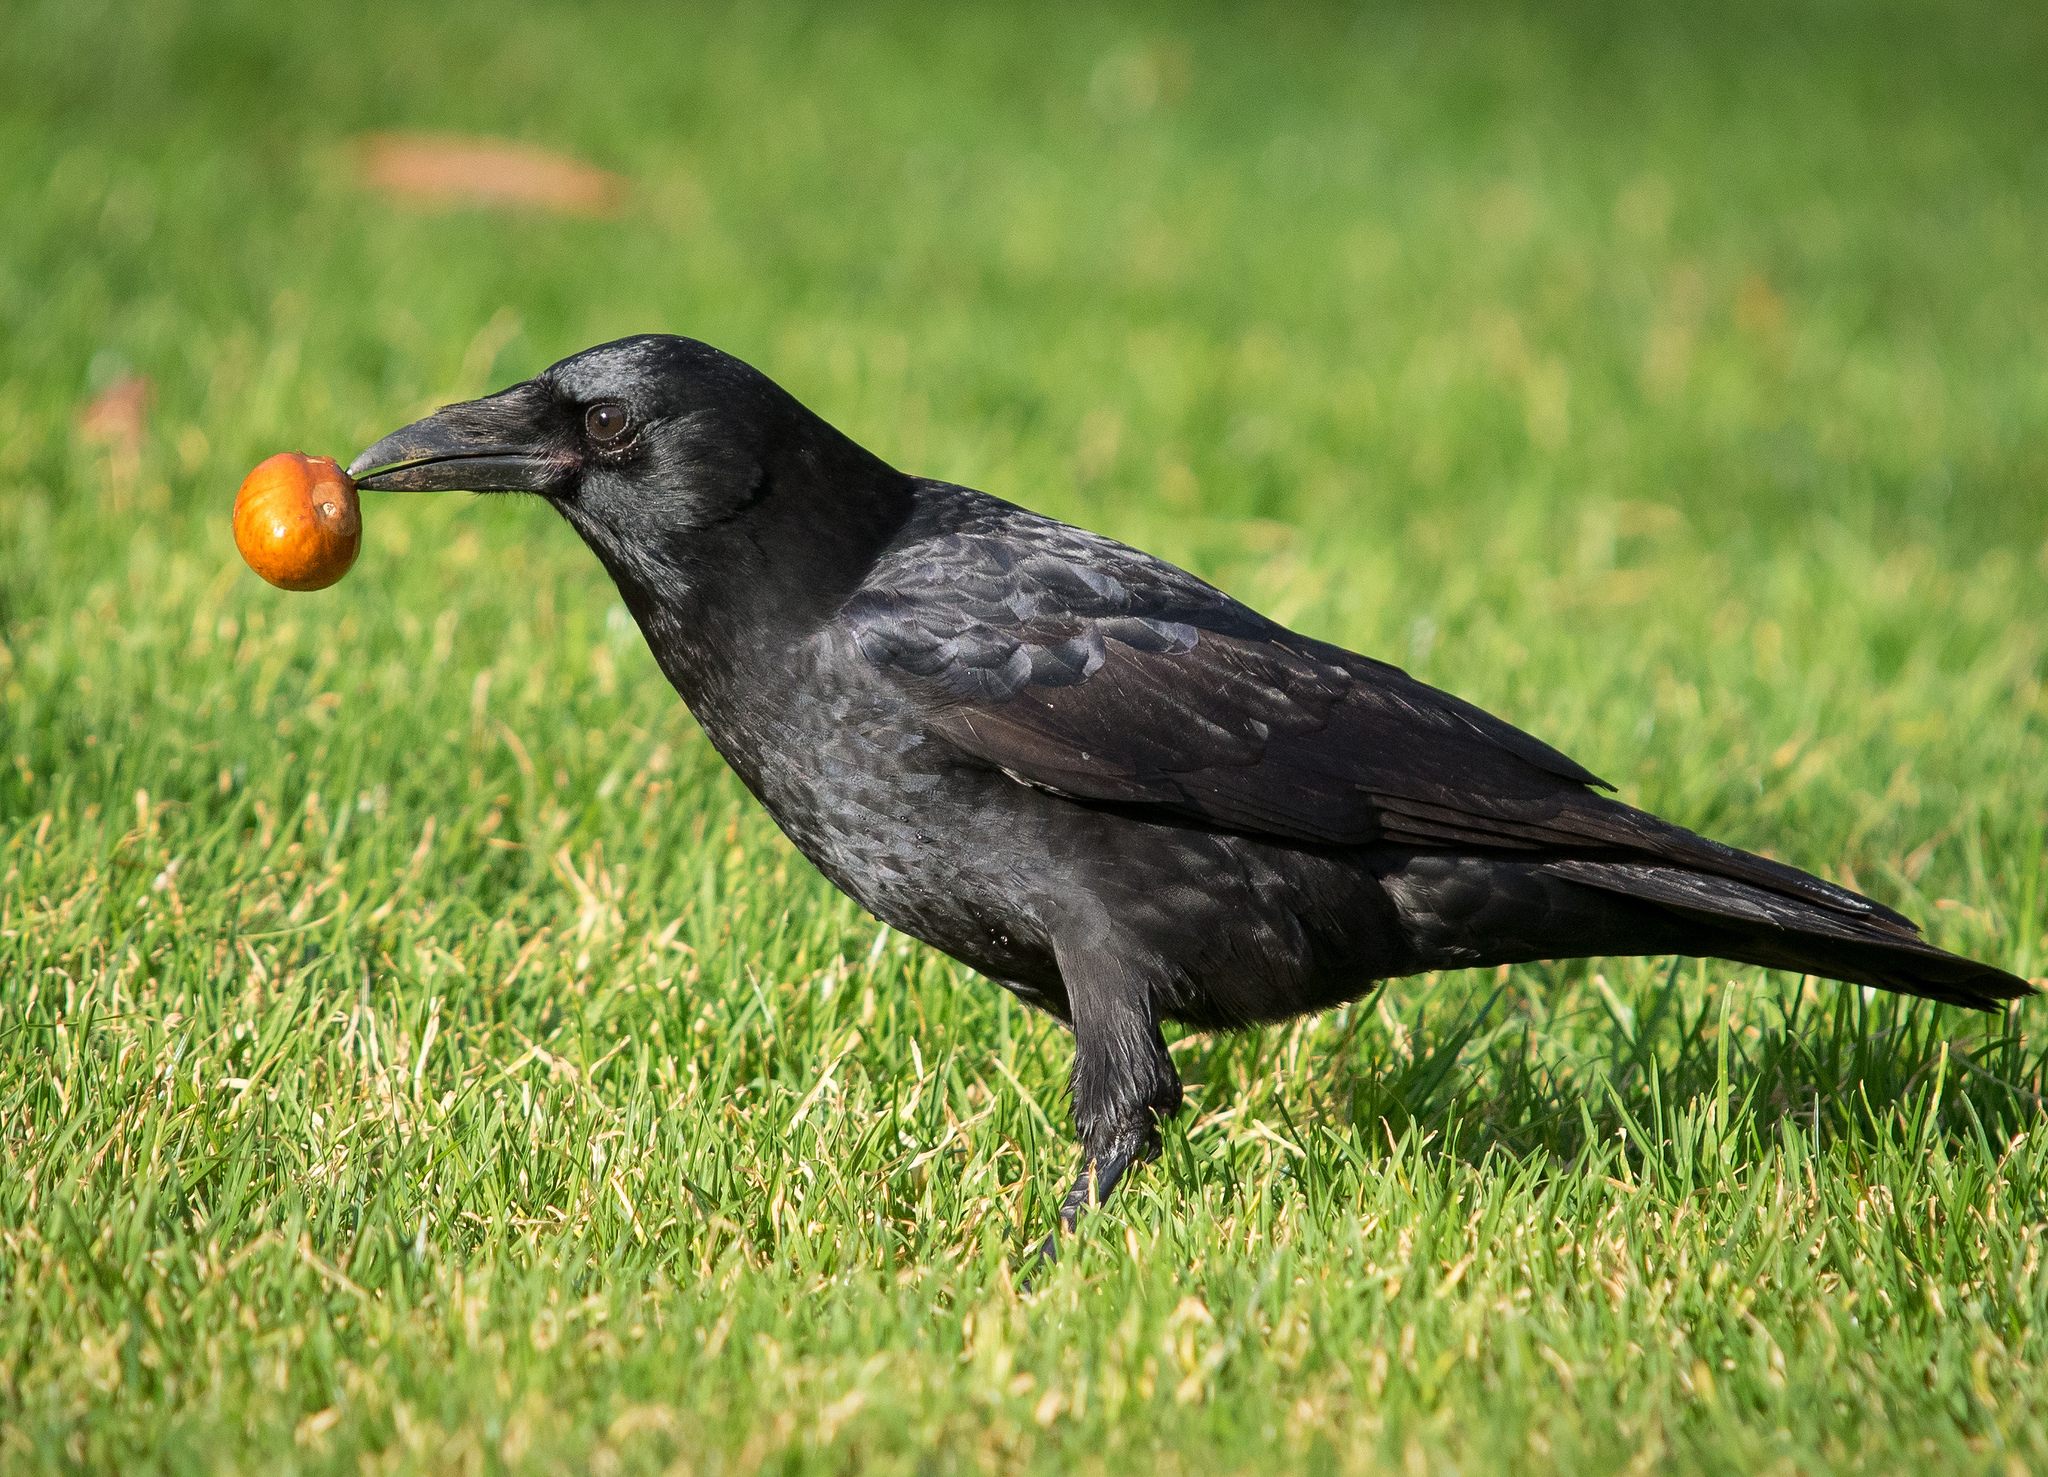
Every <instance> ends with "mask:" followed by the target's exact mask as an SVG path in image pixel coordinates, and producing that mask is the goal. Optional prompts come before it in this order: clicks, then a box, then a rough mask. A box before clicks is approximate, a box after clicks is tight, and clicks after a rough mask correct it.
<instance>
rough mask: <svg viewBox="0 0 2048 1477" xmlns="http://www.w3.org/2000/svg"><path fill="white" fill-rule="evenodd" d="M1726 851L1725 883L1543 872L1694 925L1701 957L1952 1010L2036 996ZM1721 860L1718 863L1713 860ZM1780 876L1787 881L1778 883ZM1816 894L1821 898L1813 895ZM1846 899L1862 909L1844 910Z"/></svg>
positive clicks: (1832, 893)
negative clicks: (1736, 863)
mask: <svg viewBox="0 0 2048 1477" xmlns="http://www.w3.org/2000/svg"><path fill="white" fill-rule="evenodd" d="M1717 850H1721V851H1726V852H1728V853H1729V854H1730V856H1732V857H1733V858H1736V859H1739V860H1740V861H1741V862H1742V863H1744V864H1745V865H1743V866H1742V867H1741V868H1740V875H1737V876H1730V875H1727V872H1730V871H1736V870H1737V868H1735V867H1732V866H1731V867H1728V868H1726V869H1725V870H1724V869H1722V868H1719V867H1717V868H1716V869H1715V870H1713V871H1700V870H1695V869H1694V868H1693V867H1689V866H1684V865H1672V864H1670V863H1665V862H1653V861H1622V860H1605V859H1596V858H1591V857H1584V858H1581V857H1568V858H1560V859H1558V860H1555V861H1549V862H1545V863H1543V864H1541V870H1543V871H1545V872H1547V873H1549V874H1550V875H1552V876H1555V877H1562V878H1565V879H1567V880H1569V881H1572V882H1575V883H1578V884H1580V885H1581V886H1585V887H1591V888H1594V889H1597V890H1599V891H1601V892H1606V893H1611V894H1618V895H1620V896H1622V897H1627V898H1633V899H1635V900H1637V901H1639V902H1646V903H1651V904H1655V905H1656V906H1657V907H1659V908H1660V909H1663V910H1666V911H1669V912H1672V913H1676V914H1679V915H1681V916H1684V917H1686V918H1689V919H1692V920H1695V921H1697V922H1698V923H1699V924H1700V925H1701V932H1702V937H1701V939H1700V942H1699V946H1698V948H1697V952H1700V953H1712V954H1714V955H1716V956H1718V957H1721V958H1725V959H1733V960H1736V961H1737V962H1739V963H1743V964H1760V965H1763V966H1765V967H1767V968H1772V969H1794V970H1798V971H1799V972H1801V973H1803V974H1817V975H1823V976H1826V977H1827V978H1829V979H1837V980H1846V981H1848V982H1850V983H1852V984H1861V985H1875V986H1876V987H1878V988H1879V989H1884V990H1893V991H1897V992H1899V993H1900V994H1905V995H1919V996H1922V997H1923V998H1925V999H1929V1000H1939V1001H1942V1002H1944V1003H1946V1004H1949V1005H1967V1006H1970V1007H1972V1008H1973V1009H1977V1010H1996V1009H1998V1008H1999V1007H2000V1005H2001V1004H2002V1003H2003V1002H2004V1001H2007V1000H2015V999H2019V998H2021V997H2023V996H2026V995H2030V994H2032V993H2034V990H2033V986H2031V985H2029V984H2028V983H2027V982H2026V981H2025V980H2023V979H2021V978H2019V977H2018V976H2017V975H2013V974H2008V973H2006V972H2005V971H2004V970H2002V969H1995V968H1993V967H1992V966H1991V965H1988V964H1979V963H1977V962H1976V961H1975V960H1972V959H1965V958H1963V957H1962V956H1961V955H1958V954H1951V953H1949V952H1948V951H1947V950H1945V949H1938V948H1936V947H1935V946H1934V945H1932V944H1930V943H1928V942H1927V941H1926V940H1925V939H1923V938H1921V937H1920V934H1919V930H1917V929H1916V928H1914V926H1913V925H1912V923H1911V922H1909V921H1908V920H1907V919H1905V918H1904V917H1902V916H1900V915H1899V914H1897V913H1894V912H1892V911H1891V910H1890V909H1888V908H1881V907H1879V905H1877V904H1875V903H1871V902H1869V900H1868V899H1865V898H1862V897H1860V896H1858V895H1857V894H1856V893H1852V892H1848V891H1847V890H1846V889H1843V888H1838V887H1835V886H1833V885H1832V884H1830V883H1824V882H1821V881H1820V879H1818V878H1815V877H1809V876H1807V874H1806V873H1804V872H1799V871H1796V870H1794V869H1793V868H1790V867H1784V866H1783V865H1782V864H1781V863H1777V862H1769V861H1766V860H1765V859H1764V858H1762V857H1753V856H1751V855H1750V854H1749V853H1747V852H1738V851H1734V850H1733V849H1732V848H1717ZM1717 860H1719V858H1717ZM1779 872H1783V873H1787V874H1789V877H1788V878H1786V879H1785V881H1786V882H1787V883H1792V882H1795V881H1796V885H1783V884H1781V885H1779V886H1771V885H1767V884H1768V883H1772V882H1778V881H1779V879H1778V877H1777V876H1776V875H1775V874H1777V873H1779ZM1818 889H1825V894H1823V895H1821V896H1816V891H1817V890H1818ZM1843 900H1847V901H1848V902H1850V903H1852V904H1861V905H1862V906H1860V907H1856V906H1844V905H1843Z"/></svg>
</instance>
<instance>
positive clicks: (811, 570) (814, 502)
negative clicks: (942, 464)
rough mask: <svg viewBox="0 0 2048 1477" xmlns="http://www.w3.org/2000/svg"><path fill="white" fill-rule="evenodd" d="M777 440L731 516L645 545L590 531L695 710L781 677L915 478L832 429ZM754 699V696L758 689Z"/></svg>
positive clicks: (854, 583)
mask: <svg viewBox="0 0 2048 1477" xmlns="http://www.w3.org/2000/svg"><path fill="white" fill-rule="evenodd" d="M818 431H819V432H820V433H821V434H817V435H810V436H805V437H803V438H802V439H801V441H800V442H799V443H798V444H795V445H791V446H786V447H784V448H780V449H779V450H778V452H777V453H776V454H775V455H773V456H771V457H770V458H768V459H766V460H765V463H764V465H763V466H762V468H761V482H760V484H759V486H758V487H757V489H756V490H755V492H754V493H753V495H751V496H750V497H749V498H748V499H747V500H746V503H745V506H744V507H743V508H742V509H741V510H740V511H739V512H737V513H736V514H735V515H734V516H732V517H730V518H727V519H725V520H723V521H721V522H719V523H717V524H715V525H714V526H711V527H708V528H692V529H683V530H677V531H675V532H673V533H670V534H666V535H663V536H660V537H658V538H657V539H655V540H654V541H653V542H652V544H651V546H650V545H648V544H646V543H639V542H636V543H635V544H633V545H631V546H627V545H621V544H616V543H611V542H610V541H602V542H601V541H599V540H596V539H592V540H590V541H591V542H592V544H593V546H594V547H596V550H597V553H598V555H599V557H600V558H601V559H602V560H603V561H604V563H605V565H606V567H607V569H608V570H609V571H610V573H611V575H612V578H613V581H614V583H616V584H617V586H618V588H619V593H620V595H621V596H622V597H623V598H624V600H625V603H626V608H627V609H628V610H629V611H630V612H631V613H632V615H633V618H634V620H635V621H636V622H637V623H638V624H639V626H640V629H641V632H642V634H643V635H644V636H645V637H646V639H647V644H648V646H649V648H650V649H652V651H653V653H654V656H655V659H656V660H657V661H658V662H659V663H660V664H661V668H662V670H663V672H664V673H666V674H667V676H668V678H669V680H670V682H672V683H673V684H674V685H675V688H676V690H677V692H678V693H680V694H681V696H682V698H683V700H684V701H685V702H686V703H688V704H689V705H690V707H691V709H692V710H693V711H695V712H696V713H697V715H698V716H699V718H700V719H704V718H707V717H709V716H711V710H714V709H717V708H719V707H721V706H723V705H724V704H725V703H726V702H727V701H729V700H730V699H729V694H735V693H741V692H752V693H755V694H757V695H759V694H762V693H763V692H764V690H766V692H767V693H768V694H769V695H770V696H771V697H772V695H773V694H774V693H775V691H776V689H777V686H778V684H781V685H785V686H786V683H787V680H788V678H789V677H790V676H791V675H792V674H791V672H790V667H789V664H790V659H791V657H792V655H793V653H795V652H796V651H798V650H799V649H800V648H801V647H802V645H803V644H804V643H805V641H806V640H807V639H808V638H809V637H810V636H811V635H812V634H813V633H815V632H816V631H817V630H818V629H819V627H820V626H822V625H823V624H824V623H825V622H827V621H829V620H830V619H831V618H832V617H833V615H834V614H836V613H837V611H838V610H839V608H840V607H841V606H842V605H844V604H845V602H846V600H847V598H848V597H849V596H850V595H852V594H853V592H854V591H855V590H856V589H857V588H858V587H859V585H860V583H861V580H862V578H863V577H864V576H865V575H866V574H867V572H868V571H869V570H870V569H871V568H872V567H873V565H874V562H875V560H876V558H877V557H878V556H879V555H880V554H881V552H882V551H883V550H884V549H885V548H887V547H888V545H889V543H890V542H891V540H893V539H894V538H895V537H897V535H898V534H899V532H900V531H901V529H902V528H903V525H904V524H905V522H906V521H907V520H908V519H909V517H910V515H911V513H912V511H913V508H914V504H915V483H914V481H913V480H912V479H911V478H909V477H906V476H904V475H903V474H902V473H901V472H898V471H897V470H895V468H893V467H891V466H889V465H888V464H887V463H886V462H884V461H882V460H881V459H880V458H879V457H876V456H875V455H873V454H872V453H871V452H868V451H867V450H865V449H864V448H862V447H860V446H859V445H857V444H856V443H855V442H853V441H851V440H849V439H847V438H846V437H844V436H842V435H840V434H839V433H838V432H837V431H834V430H832V429H831V428H830V427H828V426H825V425H824V424H823V423H822V422H820V423H819V425H818ZM757 700H759V698H758V697H757Z"/></svg>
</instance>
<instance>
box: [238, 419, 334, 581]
mask: <svg viewBox="0 0 2048 1477" xmlns="http://www.w3.org/2000/svg"><path fill="white" fill-rule="evenodd" d="M362 544H363V511H362V505H361V504H360V503H359V502H357V501H356V485H355V483H354V482H353V481H352V480H351V479H350V477H349V475H348V473H346V472H344V471H343V470H342V469H341V463H339V462H337V461H335V460H334V458H332V457H327V456H306V455H305V454H303V453H302V452H297V451H280V452H279V453H278V454H277V455H276V456H273V457H266V458H265V459H264V460H263V461H261V462H259V463H257V465H256V470H254V471H253V472H251V473H250V474H249V475H248V476H247V477H244V478H243V479H242V489H241V491H239V492H237V493H236V494H235V547H236V548H237V549H240V550H241V551H242V558H243V559H244V560H245V561H246V562H247V563H248V566H249V567H250V568H251V569H253V570H255V571H256V572H257V573H258V574H260V575H262V576H263V577H264V578H265V579H267V580H269V581H270V583H272V584H273V585H276V586H277V587H278V588H279V589H280V590H324V589H326V588H327V587H328V586H329V585H331V584H333V583H334V582H335V581H336V580H338V579H340V578H341V577H342V576H343V575H345V574H347V573H348V570H349V566H350V565H351V564H354V563H355V562H356V551H357V550H359V549H360V548H361V547H362Z"/></svg>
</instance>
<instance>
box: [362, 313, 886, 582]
mask: <svg viewBox="0 0 2048 1477" xmlns="http://www.w3.org/2000/svg"><path fill="white" fill-rule="evenodd" d="M349 475H350V476H351V477H353V478H355V479H356V483H357V485H358V486H359V487H362V488H365V489H367V490H371V491H380V490H388V491H436V490H450V491H452V490H461V491H468V492H528V493H535V494H538V495H539V496H541V497H543V498H545V499H546V500H547V501H548V502H549V503H551V504H553V505H554V507H555V508H556V509H557V511H559V512H560V513H561V514H562V516H563V517H564V518H566V519H567V520H568V521H569V522H570V524H571V525H573V526H574V527H575V529H576V531H577V532H578V533H580V534H581V535H582V536H583V539H584V541H585V542H586V543H588V544H589V545H590V546H591V548H592V549H593V550H595V551H596V553H597V555H598V557H599V558H600V559H602V560H603V561H604V563H605V565H606V567H607V568H608V569H609V570H610V571H611V573H612V575H613V578H614V579H615V580H616V581H617V582H618V584H619V587H620V589H621V591H622V592H623V593H624V594H625V595H626V597H627V599H628V602H629V604H632V605H633V606H634V608H635V611H636V613H639V611H640V610H641V608H642V607H644V606H650V605H654V604H661V603H666V604H670V605H673V604H675V603H676V602H677V601H678V600H680V599H681V598H682V597H683V596H684V594H685V593H686V592H702V591H704V590H705V588H706V587H707V586H723V587H726V588H727V589H728V590H730V591H731V592H732V593H733V598H735V599H737V598H739V596H740V594H741V593H743V592H744V591H745V588H746V582H747V581H749V580H753V581H755V582H756V583H758V582H759V581H760V580H761V579H762V578H763V577H777V578H773V583H776V584H781V585H783V586H784V587H785V590H786V591H791V592H793V591H796V590H801V589H808V588H812V587H813V585H810V584H806V583H805V581H804V579H803V576H804V575H805V574H806V573H807V571H806V570H805V569H804V568H803V566H804V565H806V564H810V563H819V562H821V561H822V560H825V559H828V558H832V557H835V556H836V557H837V558H838V561H839V562H840V563H841V564H844V563H846V560H845V558H844V556H845V554H847V553H848V552H849V550H848V549H847V548H846V545H848V544H849V543H857V542H859V541H861V540H863V539H865V538H868V537H870V536H871V535H872V533H873V531H874V529H875V528H876V527H877V526H879V525H881V524H885V523H886V522H887V521H888V519H889V518H890V517H892V516H894V514H893V511H892V508H893V504H894V503H895V502H896V501H897V496H896V489H897V486H898V484H900V483H902V482H903V480H904V479H903V478H902V477H901V476H900V474H897V473H895V472H894V471H893V470H891V469H890V468H889V467H888V466H887V465H886V464H885V463H883V462H881V461H880V460H879V459H877V458H875V457H873V456H871V455H870V454H868V453H867V452H865V451H863V450H861V449H860V448H859V447H858V446H856V445H854V443H853V442H851V441H849V440H847V439H846V438H845V437H844V436H841V435H840V434H839V433H838V432H837V431H835V430H833V429H832V428H831V427H830V426H828V425H826V424H825V422H823V421H822V420H820V419H818V417H816V416H815V415H812V414H811V413H810V412H809V411H808V410H806V409H804V407H803V406H801V405H800V404H798V403H797V401H796V400H795V398H794V397H792V396H791V395H790V394H789V393H788V392H787V391H785V390H783V389H782V388H781V387H780V386H778V385H776V384H775V383H774V381H772V380H770V379H769V378H768V377H767V376H766V375H763V374H761V373H760V372H759V371H758V370H755V369H753V368H751V367H750V366H748V365H746V364H744V363H742V362H741V361H740V360H738V359H735V358H733V357H732V356H731V355H729V354H724V353H721V352H720V351H719V350H717V349H714V348H712V347H711V346H710V345H708V344H702V343H699V342H697V341H696V340H694V339H687V338H677V337H674V336H671V335H667V334H645V335H641V336H639V337H636V338H625V339H619V340H617V341H615V342H613V343H608V344H600V345H599V346H598V347H596V348H594V349H587V350H585V351H584V352H583V353H580V354H576V355H573V356H571V357H570V358H567V359H564V360H562V361H561V362H560V363H559V364H556V365H553V366H552V367H550V368H549V369H547V370H545V371H543V372H542V373H540V374H538V375H535V376H534V377H533V378H532V379H530V380H526V381H523V382H522V383H520V384H516V385H513V386H511V387H510V388H509V389H505V390H501V391H499V392H498V393H497V394H495V395H487V396H485V397H484V398H482V399H480V400H468V401H464V402H462V403H461V404H457V405H449V406H446V407H444V408H442V409H440V410H437V411H435V412H434V413H433V414H432V415H430V416H427V417H425V418H424V419H422V420H418V421H415V422H413V423H412V424H411V425H409V426H406V427H404V428H402V429H400V430H397V431H393V432H392V433H391V434H390V435H388V436H386V437H385V438H384V439H383V440H381V441H379V442H377V443H376V445H374V446H372V447H370V448H369V450H367V451H365V452H364V453H363V454H362V455H361V456H359V457H357V458H356V459H355V461H354V462H353V463H352V464H351V465H350V467H349ZM764 561H768V562H771V563H774V564H775V565H776V567H775V568H773V569H764V568H762V567H761V566H762V564H763V562H764Z"/></svg>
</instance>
